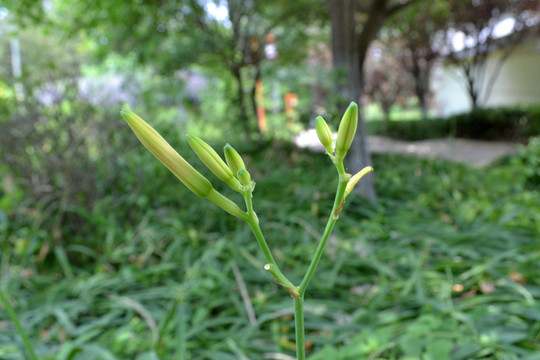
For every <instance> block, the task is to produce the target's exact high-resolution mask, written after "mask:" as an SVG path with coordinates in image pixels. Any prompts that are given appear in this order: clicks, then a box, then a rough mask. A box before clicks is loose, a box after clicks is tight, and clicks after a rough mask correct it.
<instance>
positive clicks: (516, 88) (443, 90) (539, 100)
mask: <svg viewBox="0 0 540 360" xmlns="http://www.w3.org/2000/svg"><path fill="white" fill-rule="evenodd" d="M500 56H501V53H500V52H499V53H494V54H493V55H492V56H491V57H490V59H488V64H487V73H486V74H487V76H486V79H489V77H490V76H491V74H492V73H493V72H494V69H495V67H496V63H497V59H498V58H499V57H500ZM486 82H487V81H484V85H486ZM431 90H432V93H433V105H432V107H433V109H432V110H433V112H434V113H435V114H437V115H439V116H449V115H452V114H456V113H460V112H466V111H469V110H470V109H471V106H472V105H471V101H470V99H469V96H468V94H467V87H466V81H465V77H464V75H463V72H462V70H461V69H460V68H459V67H456V66H451V65H445V64H443V63H440V64H438V65H437V66H435V67H434V69H433V74H432V80H431ZM485 91H486V87H484V89H483V92H482V94H481V100H480V101H481V104H480V105H481V106H485V107H498V106H513V105H519V104H540V39H539V38H537V39H534V40H533V41H529V42H527V43H526V44H524V45H522V46H520V47H518V48H517V49H515V50H514V51H513V52H512V54H511V55H510V57H509V58H508V59H506V61H505V62H504V63H503V65H502V68H501V71H500V73H499V75H498V77H497V79H496V81H495V82H494V83H493V88H492V89H491V93H490V94H489V97H488V98H487V100H486V99H485V95H486V92H485Z"/></svg>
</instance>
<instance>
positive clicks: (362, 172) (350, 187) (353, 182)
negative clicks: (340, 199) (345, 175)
mask: <svg viewBox="0 0 540 360" xmlns="http://www.w3.org/2000/svg"><path fill="white" fill-rule="evenodd" d="M372 171H373V168H372V167H371V166H366V167H365V168H363V169H362V170H360V171H359V172H357V173H356V174H355V175H354V176H353V177H352V178H351V179H350V180H349V182H348V183H347V187H346V188H345V196H347V195H349V194H350V193H351V192H352V191H353V189H354V187H355V186H356V184H358V181H360V179H362V178H363V177H364V176H366V175H367V174H369V173H370V172H372Z"/></svg>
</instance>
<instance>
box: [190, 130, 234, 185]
mask: <svg viewBox="0 0 540 360" xmlns="http://www.w3.org/2000/svg"><path fill="white" fill-rule="evenodd" d="M187 139H188V143H189V146H191V148H192V149H193V151H194V152H195V154H197V156H198V157H199V159H201V161H202V162H203V163H204V165H206V167H207V168H208V169H210V171H212V172H213V173H214V175H216V176H217V177H218V178H219V179H220V180H221V181H223V182H224V183H225V184H227V185H229V187H230V188H232V189H233V190H236V191H239V190H240V187H241V185H240V182H239V181H238V180H237V179H236V178H235V177H234V175H233V172H232V171H231V168H230V167H229V166H228V165H227V164H225V161H223V159H222V158H221V157H220V156H219V155H218V153H217V152H216V151H215V150H214V149H212V147H211V146H210V145H208V144H207V143H205V142H204V141H203V140H201V139H200V138H198V137H196V136H193V135H188V136H187Z"/></svg>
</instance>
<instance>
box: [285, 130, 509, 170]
mask: <svg viewBox="0 0 540 360" xmlns="http://www.w3.org/2000/svg"><path fill="white" fill-rule="evenodd" d="M294 141H295V143H296V145H298V146H299V147H301V148H309V149H311V150H314V151H321V152H322V151H324V148H323V147H322V145H321V144H320V143H319V139H317V134H316V133H315V130H307V131H303V132H302V133H300V134H299V135H298V136H297V137H296V138H295V140H294ZM368 147H369V150H370V151H371V152H373V153H395V154H396V153H397V154H410V155H417V156H422V157H429V158H441V159H446V160H451V161H456V162H461V163H466V164H470V165H473V166H476V167H483V166H486V165H488V164H490V163H491V162H493V161H494V160H496V159H498V158H501V157H503V156H506V155H510V154H514V153H515V152H516V150H517V147H518V144H516V143H510V142H502V141H479V140H466V139H434V140H422V141H412V142H409V141H401V140H394V139H390V138H386V137H383V136H368Z"/></svg>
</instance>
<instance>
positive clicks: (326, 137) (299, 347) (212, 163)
mask: <svg viewBox="0 0 540 360" xmlns="http://www.w3.org/2000/svg"><path fill="white" fill-rule="evenodd" d="M121 114H122V117H123V118H124V119H125V120H126V121H127V123H128V124H129V126H130V127H131V129H132V130H133V132H134V133H135V135H136V136H137V137H138V138H139V140H140V141H141V143H142V144H143V145H144V146H145V147H146V148H147V149H148V150H149V151H150V152H151V153H152V154H153V155H154V156H155V157H156V158H157V159H158V160H159V161H161V163H163V165H165V166H166V167H167V168H168V169H169V170H170V171H171V172H172V173H173V174H174V175H175V176H176V177H177V178H178V179H179V180H180V181H181V182H182V183H183V184H184V185H185V186H186V187H187V188H188V189H189V190H191V191H192V192H193V193H194V194H195V195H197V196H200V197H202V198H206V199H208V200H210V201H211V202H213V203H214V204H216V205H217V206H219V207H220V208H222V209H223V210H225V211H226V212H228V213H229V214H231V215H233V216H235V217H237V218H239V219H241V220H243V221H245V222H246V223H247V224H248V225H249V227H250V228H251V230H252V231H253V234H254V235H255V239H256V240H257V242H258V244H259V246H260V248H261V250H262V252H263V255H264V257H265V260H266V264H265V265H264V270H266V271H268V272H269V273H270V274H271V275H272V276H273V278H274V279H275V281H276V282H277V283H278V284H279V285H281V286H282V287H283V288H284V289H285V290H286V291H287V292H288V293H289V294H290V295H291V297H292V298H293V301H294V317H295V328H296V330H295V334H296V354H297V359H299V360H300V359H305V339H304V295H305V292H306V289H307V286H308V284H309V282H310V280H311V278H312V277H313V274H314V273H315V269H316V268H317V264H318V263H319V261H320V259H321V256H322V254H323V252H324V248H325V247H326V243H327V241H328V238H329V237H330V233H331V232H332V229H333V228H334V225H335V224H336V222H337V220H338V218H339V215H340V213H341V211H342V210H343V206H344V204H345V198H346V197H347V196H349V195H350V194H351V193H352V191H353V189H354V187H355V185H356V184H357V183H358V181H360V179H361V178H362V177H364V176H365V175H366V174H368V173H370V172H371V171H373V168H372V167H371V166H367V167H365V168H364V169H362V170H361V171H359V172H358V173H357V174H355V175H354V176H351V175H350V174H347V173H346V172H345V166H344V164H343V159H344V158H345V155H346V154H347V151H348V150H349V148H350V147H351V144H352V142H353V140H354V135H355V133H356V127H357V124H358V106H357V105H356V104H355V103H351V104H350V105H349V107H348V108H347V110H346V111H345V114H344V115H343V118H342V119H341V122H340V125H339V129H338V134H337V140H336V141H335V143H334V141H333V137H332V132H331V131H330V128H329V127H328V124H327V123H326V121H325V120H324V119H323V118H322V117H321V116H318V117H317V119H316V127H315V128H316V132H317V136H318V138H319V140H320V142H321V144H322V145H323V146H324V148H325V150H326V153H327V155H328V156H329V157H330V159H331V160H332V162H333V163H334V165H335V167H336V170H337V173H338V178H339V181H338V186H337V190H336V196H335V199H334V206H333V208H332V212H331V214H330V216H329V218H328V222H327V224H326V228H325V230H324V233H323V235H322V238H321V240H320V242H319V245H318V246H317V249H316V251H315V254H314V255H313V258H312V260H311V263H310V265H309V267H308V269H307V271H306V273H305V275H304V278H303V280H302V282H301V283H300V285H298V286H296V285H294V284H293V283H292V282H291V281H290V280H289V279H287V277H286V276H285V275H284V274H283V273H282V272H281V270H280V268H279V266H278V264H277V263H276V261H275V260H274V257H273V256H272V252H271V250H270V248H269V247H268V244H267V242H266V240H265V238H264V235H263V232H262V230H261V228H260V226H259V219H258V217H257V215H256V214H255V211H254V209H253V202H252V197H253V191H254V189H255V182H254V181H253V180H252V179H251V175H250V173H249V171H248V170H247V169H246V166H245V164H244V161H243V160H242V157H241V156H240V154H238V152H237V151H236V150H235V149H234V148H233V147H232V146H231V145H229V144H227V145H226V146H225V148H224V155H225V161H223V159H222V158H221V157H220V156H219V154H218V153H217V152H216V151H215V150H214V149H213V148H212V147H211V146H210V145H208V144H207V143H205V142H204V141H203V140H201V139H199V138H198V137H196V136H193V135H188V136H187V140H188V143H189V145H190V147H191V148H192V149H193V151H194V152H195V154H197V156H198V157H199V159H201V161H202V162H203V163H204V165H206V167H208V169H210V171H211V172H212V173H213V174H214V175H215V176H216V177H217V178H218V179H219V180H221V181H222V182H224V183H225V184H227V185H228V186H229V187H230V188H231V189H233V190H234V191H236V192H238V193H240V194H241V195H242V196H243V198H244V202H245V210H242V209H241V208H240V207H239V206H238V205H237V204H236V203H235V202H234V201H232V200H231V199H229V198H227V197H226V196H224V195H222V194H221V193H220V192H218V191H216V190H215V189H214V187H213V186H212V183H211V182H210V181H209V180H208V179H207V178H205V177H204V176H203V175H202V174H201V173H199V172H198V171H197V170H195V168H193V167H192V166H191V165H190V164H189V163H188V162H187V161H186V160H185V159H184V158H183V157H182V156H180V154H178V153H177V152H176V151H175V150H174V149H173V148H172V147H171V146H170V145H169V143H167V141H166V140H165V139H163V137H162V136H161V135H160V134H159V133H158V132H157V131H156V130H154V129H153V128H152V127H151V126H150V125H149V124H148V123H146V122H145V121H144V120H143V119H141V118H140V117H139V116H137V115H136V114H135V113H133V112H131V111H129V110H127V109H124V110H122V112H121Z"/></svg>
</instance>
